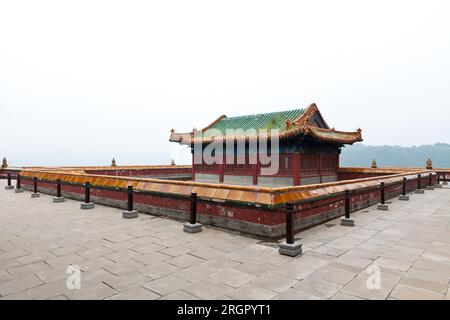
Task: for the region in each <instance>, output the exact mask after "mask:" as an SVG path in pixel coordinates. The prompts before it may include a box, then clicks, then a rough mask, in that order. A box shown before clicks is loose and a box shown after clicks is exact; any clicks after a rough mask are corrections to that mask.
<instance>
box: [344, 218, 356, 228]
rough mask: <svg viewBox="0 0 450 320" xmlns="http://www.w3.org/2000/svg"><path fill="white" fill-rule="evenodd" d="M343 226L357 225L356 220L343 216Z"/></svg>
mask: <svg viewBox="0 0 450 320" xmlns="http://www.w3.org/2000/svg"><path fill="white" fill-rule="evenodd" d="M341 226H347V227H353V226H355V220H353V219H352V218H341Z"/></svg>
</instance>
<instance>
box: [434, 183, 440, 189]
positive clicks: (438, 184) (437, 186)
mask: <svg viewBox="0 0 450 320" xmlns="http://www.w3.org/2000/svg"><path fill="white" fill-rule="evenodd" d="M434 187H435V188H438V189H442V184H440V183H437V184H435V186H434Z"/></svg>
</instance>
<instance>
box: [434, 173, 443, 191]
mask: <svg viewBox="0 0 450 320" xmlns="http://www.w3.org/2000/svg"><path fill="white" fill-rule="evenodd" d="M434 187H435V188H439V189H440V188H442V185H441V174H440V173H438V172H436V184H435V185H434Z"/></svg>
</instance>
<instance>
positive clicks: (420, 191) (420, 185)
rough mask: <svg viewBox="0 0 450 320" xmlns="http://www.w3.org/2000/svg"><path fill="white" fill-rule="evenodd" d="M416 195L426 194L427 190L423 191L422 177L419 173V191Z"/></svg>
mask: <svg viewBox="0 0 450 320" xmlns="http://www.w3.org/2000/svg"><path fill="white" fill-rule="evenodd" d="M414 193H416V194H424V193H425V190H423V189H422V175H421V174H420V173H419V174H418V175H417V189H416V191H414Z"/></svg>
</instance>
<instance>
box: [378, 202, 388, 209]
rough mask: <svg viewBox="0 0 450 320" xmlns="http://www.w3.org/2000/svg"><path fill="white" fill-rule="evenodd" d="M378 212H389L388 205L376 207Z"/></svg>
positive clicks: (381, 204)
mask: <svg viewBox="0 0 450 320" xmlns="http://www.w3.org/2000/svg"><path fill="white" fill-rule="evenodd" d="M377 209H378V210H383V211H388V210H389V205H388V204H386V203H384V204H383V203H379V204H378V206H377Z"/></svg>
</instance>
